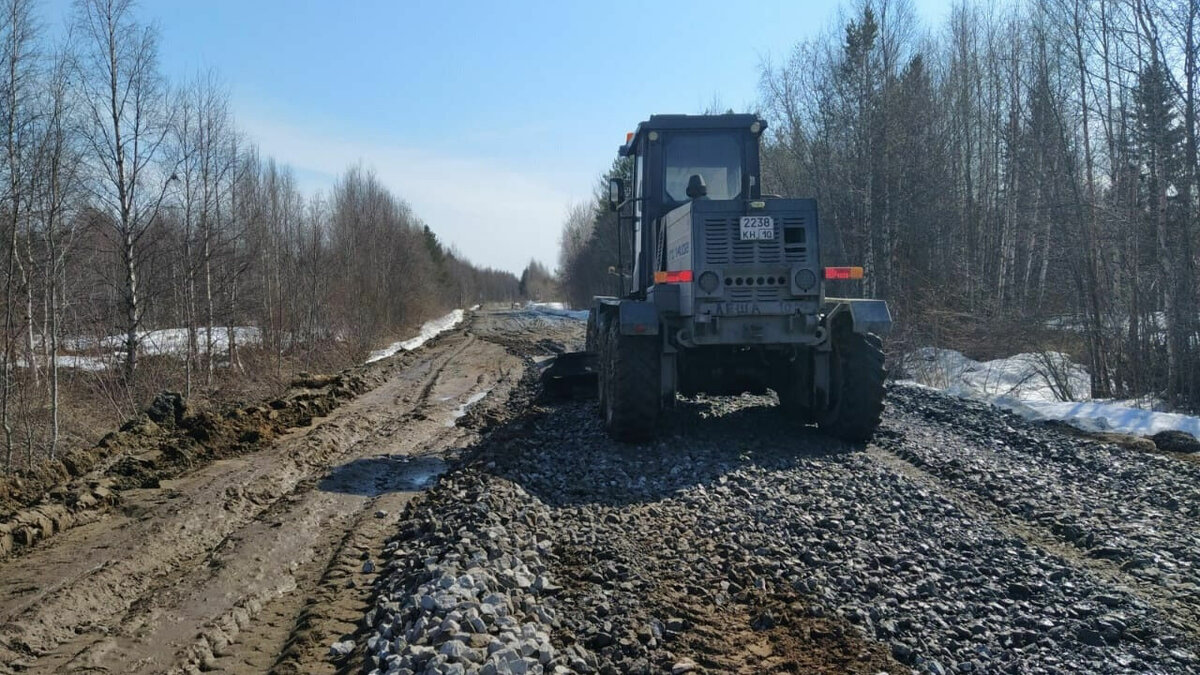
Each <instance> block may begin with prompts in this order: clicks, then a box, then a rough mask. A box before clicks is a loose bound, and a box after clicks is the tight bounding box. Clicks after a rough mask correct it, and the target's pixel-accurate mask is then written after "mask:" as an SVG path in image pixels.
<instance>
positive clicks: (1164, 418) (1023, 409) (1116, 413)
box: [995, 399, 1200, 438]
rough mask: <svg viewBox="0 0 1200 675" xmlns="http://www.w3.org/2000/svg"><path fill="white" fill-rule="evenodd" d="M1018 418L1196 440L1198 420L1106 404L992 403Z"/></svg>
mask: <svg viewBox="0 0 1200 675" xmlns="http://www.w3.org/2000/svg"><path fill="white" fill-rule="evenodd" d="M995 403H996V405H999V406H1001V407H1003V408H1007V409H1009V410H1011V411H1013V412H1015V413H1017V414H1018V415H1020V416H1022V417H1024V418H1026V419H1030V420H1034V421H1041V420H1062V421H1064V422H1067V423H1068V424H1070V425H1072V426H1074V427H1078V428H1080V429H1083V430H1085V431H1110V432H1115V433H1122V434H1131V435H1134V436H1153V435H1154V434H1157V433H1158V432H1160V431H1170V430H1175V431H1182V432H1185V433H1189V434H1191V435H1193V436H1195V437H1196V438H1200V417H1193V416H1191V415H1180V414H1178V413H1169V412H1154V411H1153V410H1143V409H1141V408H1133V407H1130V406H1126V405H1120V404H1118V403H1109V402H1106V401H1059V402H1055V403H1049V402H1044V401H1017V400H1011V399H1000V400H998V401H996V402H995Z"/></svg>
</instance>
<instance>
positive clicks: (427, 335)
mask: <svg viewBox="0 0 1200 675" xmlns="http://www.w3.org/2000/svg"><path fill="white" fill-rule="evenodd" d="M462 320H463V311H462V310H461V309H456V310H454V311H453V312H450V313H449V314H447V315H445V316H443V317H439V318H437V319H433V320H431V321H426V322H425V323H424V324H423V325H422V326H421V332H420V333H418V334H417V336H416V337H412V338H409V339H407V340H401V341H400V342H393V343H392V344H390V345H388V346H387V347H384V348H383V349H380V350H377V351H373V352H371V355H370V356H368V357H367V360H366V362H367V363H374V362H375V361H379V360H381V359H386V358H387V357H389V356H393V355H395V354H396V353H398V352H401V351H405V352H411V351H412V350H414V349H416V348H418V347H420V346H421V345H423V344H425V343H426V342H429V341H430V340H432V339H433V338H435V337H437V336H439V335H441V334H442V333H444V332H446V331H448V330H450V329H451V328H454V327H455V326H457V325H458V324H460V323H462Z"/></svg>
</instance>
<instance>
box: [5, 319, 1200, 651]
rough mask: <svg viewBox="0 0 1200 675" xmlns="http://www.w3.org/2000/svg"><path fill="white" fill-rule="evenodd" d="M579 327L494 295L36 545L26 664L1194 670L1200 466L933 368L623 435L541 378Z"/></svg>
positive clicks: (21, 619) (11, 634)
mask: <svg viewBox="0 0 1200 675" xmlns="http://www.w3.org/2000/svg"><path fill="white" fill-rule="evenodd" d="M582 329H583V327H582V324H580V323H578V322H574V321H571V320H568V319H565V318H562V317H556V316H549V315H545V314H539V313H537V312H531V311H515V312H490V313H482V314H476V315H475V316H473V317H471V318H470V320H469V322H468V323H467V324H466V325H465V327H464V328H463V329H460V330H457V331H454V332H451V333H447V334H446V335H444V336H442V337H441V338H439V339H437V340H435V341H434V342H431V343H429V344H428V345H426V346H425V347H423V348H422V349H420V350H418V351H417V352H413V353H408V354H403V355H400V356H398V357H396V358H395V359H390V360H388V361H385V362H381V363H380V364H374V365H373V366H371V367H368V369H367V370H366V371H364V373H363V374H362V376H363V378H364V379H365V381H367V382H368V383H369V384H370V385H371V386H368V387H367V389H368V390H367V391H365V392H364V393H361V394H359V395H357V396H356V397H355V398H353V399H352V400H349V401H347V402H345V403H343V404H341V405H340V406H339V407H337V408H336V409H335V410H334V411H333V412H332V413H330V414H329V415H327V416H325V417H318V418H317V419H315V420H313V423H312V425H311V426H302V427H300V428H298V429H296V430H295V431H292V432H290V433H288V434H287V435H285V436H282V437H280V438H278V439H276V440H274V441H273V442H271V443H270V444H267V445H266V446H265V447H263V448H261V449H258V450H257V451H255V452H247V453H244V454H240V455H238V456H236V457H230V458H224V459H218V460H216V461H213V462H208V463H204V464H202V465H198V466H196V467H195V468H192V469H189V470H187V471H184V472H182V473H180V474H179V475H178V476H175V477H174V478H172V479H170V480H164V481H162V482H161V484H160V485H159V486H158V487H154V488H137V489H126V490H124V491H123V492H121V494H120V495H119V500H116V503H115V504H114V505H113V506H111V507H110V508H106V509H99V510H98V511H97V515H96V516H95V517H93V518H90V519H88V520H87V521H86V522H82V521H81V524H79V525H77V526H75V527H71V528H68V529H65V530H64V531H62V532H61V533H57V534H56V535H55V536H53V537H46V538H44V539H43V540H41V541H39V542H38V543H36V544H32V545H30V546H28V547H27V548H24V549H21V550H16V551H14V552H13V553H12V555H11V556H9V557H8V559H6V560H2V561H0V672H9V671H15V672H37V673H43V672H44V673H49V672H163V671H200V670H203V671H223V672H245V673H256V672H305V673H308V672H355V673H357V672H370V671H373V670H375V671H377V672H379V673H413V672H440V673H455V672H458V673H462V672H475V671H481V672H486V673H507V672H511V673H537V672H544V673H552V672H600V673H623V672H672V673H684V672H745V673H756V672H773V671H774V672H831V673H832V672H868V673H878V672H892V673H900V672H931V673H950V672H1013V673H1051V672H1130V673H1145V672H1162V673H1176V672H1179V673H1186V672H1200V658H1198V655H1200V585H1198V580H1200V569H1198V568H1200V527H1198V526H1197V520H1198V519H1200V464H1197V463H1195V462H1189V461H1186V459H1183V458H1179V457H1175V456H1166V455H1160V454H1156V453H1152V452H1145V451H1144V450H1141V449H1131V448H1126V447H1123V446H1118V445H1111V444H1107V443H1101V442H1098V441H1095V440H1088V439H1083V438H1078V437H1075V436H1071V435H1065V434H1062V433H1060V432H1058V431H1055V430H1052V429H1048V428H1044V427H1039V426H1034V425H1031V424H1028V423H1026V422H1024V421H1022V420H1019V419H1017V418H1015V417H1013V416H1011V415H1008V414H1006V413H1003V412H1000V411H997V410H995V409H993V408H990V407H987V406H983V405H978V404H974V403H969V402H964V401H960V400H957V399H951V398H947V397H944V396H941V395H938V394H935V393H931V392H927V391H923V390H919V389H914V388H908V387H893V388H891V389H890V390H889V402H888V408H887V411H886V413H885V421H884V426H883V428H882V429H881V431H880V433H879V434H878V436H877V438H876V440H875V442H873V443H871V444H868V445H867V446H865V447H853V446H848V445H846V444H843V443H841V442H837V441H834V440H830V439H828V438H825V437H823V436H821V435H820V434H818V433H817V432H816V431H815V430H812V429H803V428H797V427H795V426H792V425H790V424H787V423H786V422H785V421H783V420H782V419H781V417H780V416H779V414H778V411H777V410H776V409H775V407H774V400H773V398H772V397H751V396H745V397H737V398H700V399H698V400H689V401H680V403H679V406H678V408H677V410H675V411H674V412H672V413H671V414H670V415H668V417H667V421H666V427H665V428H664V430H663V433H662V434H661V436H660V438H659V439H658V440H657V441H656V442H654V443H652V444H647V445H642V446H628V445H621V444H617V443H614V442H612V441H610V440H609V439H607V438H606V437H605V436H604V435H603V434H602V433H600V432H599V431H598V429H597V426H598V425H597V424H596V415H595V411H594V403H591V402H581V401H576V402H555V401H547V400H545V399H542V398H539V397H538V391H537V386H536V378H535V377H534V373H535V372H536V368H535V365H534V362H535V360H538V359H541V358H542V357H544V356H547V355H549V354H551V353H553V351H554V350H555V349H561V348H562V347H563V346H571V345H573V344H577V343H578V342H579V340H580V339H581V337H582ZM372 387H373V388H372ZM439 474H440V477H439Z"/></svg>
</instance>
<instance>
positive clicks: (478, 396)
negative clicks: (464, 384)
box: [446, 388, 492, 427]
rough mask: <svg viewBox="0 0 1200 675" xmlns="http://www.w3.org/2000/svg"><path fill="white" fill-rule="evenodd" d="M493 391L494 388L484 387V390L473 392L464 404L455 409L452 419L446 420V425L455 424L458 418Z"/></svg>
mask: <svg viewBox="0 0 1200 675" xmlns="http://www.w3.org/2000/svg"><path fill="white" fill-rule="evenodd" d="M491 392H492V390H491V389H490V388H488V389H484V390H483V391H477V392H475V393H474V394H471V395H470V396H468V397H467V400H466V401H463V404H462V405H460V406H458V407H457V408H455V409H454V414H453V416H452V417H451V418H450V419H448V420H446V426H448V427H452V426H454V423H455V422H457V421H458V418H460V417H462V416H463V415H466V414H467V410H468V409H470V407H471V406H473V405H475V404H476V403H479V402H480V401H482V400H483V399H484V398H485V397H486V396H487V395H488V394H490V393H491Z"/></svg>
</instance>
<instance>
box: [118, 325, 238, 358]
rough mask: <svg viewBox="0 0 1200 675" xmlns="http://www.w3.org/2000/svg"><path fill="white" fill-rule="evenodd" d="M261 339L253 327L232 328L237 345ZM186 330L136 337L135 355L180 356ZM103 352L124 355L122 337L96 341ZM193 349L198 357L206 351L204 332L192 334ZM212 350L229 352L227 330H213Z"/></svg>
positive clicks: (163, 330) (183, 351)
mask: <svg viewBox="0 0 1200 675" xmlns="http://www.w3.org/2000/svg"><path fill="white" fill-rule="evenodd" d="M261 337H262V335H261V333H260V332H259V330H258V328H257V327H255V326H235V327H234V328H233V339H234V340H235V341H236V342H237V344H240V345H245V344H252V343H257V342H259V340H260V339H261ZM187 344H188V329H187V328H160V329H157V330H146V331H141V332H140V333H138V353H139V354H147V355H150V356H183V355H185V354H187ZM100 347H101V348H104V349H114V350H120V351H121V352H122V353H124V350H125V336H124V335H110V336H108V337H106V338H104V339H102V340H101V341H100ZM196 348H197V349H198V350H199V351H200V353H201V354H203V353H205V352H207V351H208V330H207V329H205V328H200V329H198V330H197V331H196ZM212 349H213V352H214V353H216V354H226V353H228V352H229V327H228V326H215V327H214V328H213V332H212Z"/></svg>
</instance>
